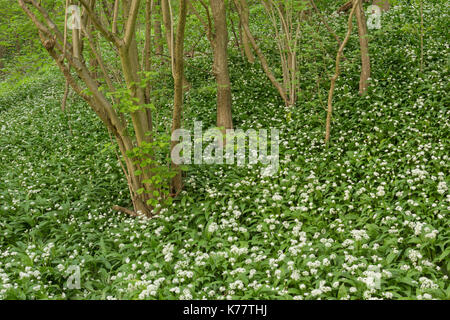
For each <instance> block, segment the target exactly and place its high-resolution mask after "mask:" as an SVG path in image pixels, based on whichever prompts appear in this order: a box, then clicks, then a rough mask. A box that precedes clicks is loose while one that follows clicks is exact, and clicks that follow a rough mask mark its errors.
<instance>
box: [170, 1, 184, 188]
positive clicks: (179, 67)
mask: <svg viewBox="0 0 450 320" xmlns="http://www.w3.org/2000/svg"><path fill="white" fill-rule="evenodd" d="M187 1H188V0H180V3H179V4H180V7H179V18H178V26H177V34H176V41H175V57H174V62H175V73H174V82H175V93H174V102H173V115H172V132H174V131H175V130H177V129H180V128H181V112H182V107H183V74H184V61H183V58H184V31H185V26H186V13H187ZM176 144H177V142H176V141H172V143H171V148H170V150H171V151H172V149H173V148H174V147H175V145H176ZM172 168H173V169H174V170H176V171H177V175H176V176H175V177H174V178H173V179H172V192H173V193H174V194H177V193H179V192H180V191H181V188H182V180H181V171H180V170H179V168H178V166H177V165H176V164H175V163H174V162H172Z"/></svg>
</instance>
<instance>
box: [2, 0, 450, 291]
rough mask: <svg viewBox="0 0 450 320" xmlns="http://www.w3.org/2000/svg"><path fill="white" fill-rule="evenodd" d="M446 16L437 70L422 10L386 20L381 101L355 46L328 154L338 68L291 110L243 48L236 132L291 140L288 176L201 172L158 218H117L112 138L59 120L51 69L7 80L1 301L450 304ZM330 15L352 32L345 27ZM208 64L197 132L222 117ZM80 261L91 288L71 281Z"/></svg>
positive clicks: (236, 62) (85, 124)
mask: <svg viewBox="0 0 450 320" xmlns="http://www.w3.org/2000/svg"><path fill="white" fill-rule="evenodd" d="M447 12H448V4H445V5H443V4H440V5H435V4H432V3H430V4H427V5H425V10H424V15H425V21H430V23H429V24H427V29H426V31H427V32H426V36H425V44H426V45H425V61H426V63H425V70H424V72H423V73H420V72H419V60H418V59H419V52H418V49H417V48H418V46H417V43H418V33H417V21H418V20H417V18H418V16H417V15H418V11H417V9H416V8H413V7H406V6H397V7H394V8H392V9H391V10H390V11H389V12H388V13H387V14H386V15H384V16H383V28H382V29H381V30H379V31H374V33H373V37H372V38H371V42H370V46H371V47H370V49H371V57H372V63H373V68H372V69H373V75H372V80H371V81H372V84H371V87H370V89H369V94H368V95H367V96H365V97H359V96H358V95H357V94H356V92H357V87H358V79H359V69H358V64H357V63H354V61H352V60H351V58H350V57H357V56H358V53H359V52H358V42H357V36H356V35H355V36H354V37H353V38H352V40H351V42H350V43H349V47H348V49H346V51H345V56H346V57H347V58H348V59H347V60H346V61H345V62H344V63H343V67H344V71H343V75H342V77H341V78H340V79H339V81H338V85H337V90H336V98H335V114H334V122H333V131H332V141H331V144H330V146H329V147H328V148H326V147H325V146H324V144H323V136H324V116H325V112H324V109H323V106H324V101H325V99H326V94H327V88H328V81H326V80H324V79H326V78H327V75H324V74H322V80H321V81H320V80H319V84H320V86H319V89H318V91H317V90H316V91H314V90H313V89H312V88H315V87H316V83H317V81H316V80H317V76H318V75H319V74H321V72H322V71H320V70H318V69H314V68H308V70H313V71H314V72H315V73H313V71H310V72H311V73H310V74H308V73H306V72H307V70H306V69H307V68H305V76H304V77H303V80H302V81H303V82H302V87H303V88H304V89H305V91H306V92H308V94H306V93H305V96H304V97H303V99H300V100H299V102H298V104H297V106H296V107H295V108H294V109H292V110H287V109H285V108H284V107H283V106H282V105H283V104H282V103H281V101H280V100H279V99H278V98H277V95H276V92H275V90H274V89H273V88H272V87H271V85H270V83H269V82H268V81H267V80H266V78H265V76H264V73H263V72H262V71H261V70H260V67H259V66H258V65H255V66H249V65H247V64H245V63H244V62H243V61H242V58H241V57H240V56H239V55H238V53H237V52H231V57H230V60H231V62H232V67H231V73H232V83H233V103H234V105H233V107H234V109H233V112H234V121H235V125H236V126H237V127H241V128H251V127H253V128H270V127H276V128H278V129H279V130H280V138H281V145H280V171H279V173H278V174H277V175H275V176H269V177H265V176H263V175H262V174H261V166H260V165H254V166H245V167H236V166H231V165H228V166H227V165H214V166H200V165H198V166H194V165H193V166H191V167H190V170H189V171H188V172H187V178H186V187H185V191H183V192H182V194H181V195H180V196H179V197H178V198H177V199H176V201H175V202H174V203H173V205H172V206H171V207H170V208H166V209H163V212H162V213H161V215H160V216H158V217H157V218H155V219H151V220H148V219H134V218H129V217H127V216H125V215H121V214H118V213H116V212H113V211H112V210H111V207H112V206H113V205H116V204H119V205H123V206H127V205H129V203H128V198H129V196H128V194H127V193H128V191H127V187H126V181H125V180H124V179H123V177H122V173H121V169H120V167H119V165H118V163H117V161H116V158H115V154H114V152H113V150H112V149H111V148H110V147H109V146H108V145H107V144H108V142H109V138H108V134H107V132H106V131H105V130H104V128H103V127H102V125H101V123H100V121H99V120H98V119H97V118H96V117H95V115H93V114H92V112H91V111H90V109H89V108H88V107H87V106H86V105H85V104H84V103H83V102H82V101H81V100H79V99H76V98H71V99H70V109H69V112H68V113H62V112H61V111H60V99H61V95H62V91H63V83H62V78H61V77H60V76H59V75H58V73H57V71H56V70H55V69H54V68H53V67H47V68H45V69H44V70H43V71H42V72H41V73H40V74H38V75H36V76H34V77H33V78H29V79H28V80H27V81H23V82H22V83H20V84H18V85H16V86H15V87H11V86H10V85H7V84H2V85H3V87H2V90H1V96H0V177H1V179H0V229H1V232H0V298H3V299H12V298H38V299H39V298H74V299H75V298H102V299H105V298H107V299H113V298H116V299H124V298H133V299H144V298H145V299H158V298H159V299H161V298H164V299H189V298H193V299H203V298H207V299H230V298H242V299H261V298H266V299H278V298H283V299H285V298H287V299H292V298H294V299H325V298H326V299H369V298H382V299H399V298H414V299H416V298H417V299H430V298H440V299H444V298H449V297H450V287H449V280H448V273H449V271H450V260H449V257H450V249H449V246H448V245H449V243H450V235H449V221H448V213H449V211H450V210H449V207H450V204H449V201H450V195H449V192H448V186H449V184H450V178H449V176H448V172H449V145H448V137H449V136H450V135H449V113H450V111H449V109H448V105H449V99H448V98H447V96H446V92H448V90H449V84H448V80H447V79H448V75H449V74H448V53H449V52H448V51H449V49H448V44H447V40H448V39H447V30H448V21H449V20H448V14H447ZM329 19H330V20H331V21H330V23H331V24H332V25H333V27H334V28H335V29H337V30H338V32H339V34H343V33H344V32H345V31H344V30H345V19H346V18H345V17H330V18H329ZM431 21H432V23H431ZM305 41H308V39H305ZM309 41H311V39H309ZM331 41H332V38H330V43H329V44H325V47H326V46H328V47H330V48H331V49H333V48H334V46H333V45H332V42H331ZM332 52H333V51H332V50H331V51H330V54H331V55H330V57H329V59H330V61H331V63H330V65H329V70H327V72H332V55H333V53H332ZM356 61H357V59H356ZM305 63H306V62H305ZM209 64H210V62H209V61H205V58H204V57H202V56H199V57H198V58H195V59H192V61H190V62H189V66H188V71H187V76H188V78H189V79H190V80H194V79H195V82H194V81H193V83H200V84H201V85H199V86H198V87H193V88H192V89H191V91H190V92H189V93H188V94H187V95H188V96H187V98H186V109H187V110H186V115H185V124H186V126H187V127H189V126H191V125H192V123H193V121H194V120H203V121H204V125H205V126H206V125H212V124H213V123H214V118H215V116H214V111H213V110H214V92H213V91H211V90H209V89H208V85H209V86H211V85H212V83H213V77H212V75H211V74H210V73H209V72H208V70H205V67H204V66H205V65H209ZM311 65H313V62H311ZM199 70H200V71H199ZM201 70H204V71H203V72H201ZM205 88H206V89H205ZM312 92H313V93H314V94H313V93H312ZM166 96H169V97H170V96H171V93H170V92H169V93H168V94H167V95H166ZM165 99H166V101H165V103H164V97H163V98H161V106H160V112H159V115H158V121H159V123H160V126H161V130H162V131H164V130H165V129H164V127H165V124H166V123H167V121H165V119H166V116H167V113H168V112H170V105H171V101H170V99H169V98H165ZM194 111H195V112H194ZM196 114H203V115H204V116H203V118H199V117H198V116H197V117H196V116H195V115H196ZM68 115H70V117H68ZM68 122H70V124H71V129H70V128H69V125H68ZM74 265H75V266H79V267H80V271H81V288H80V289H68V288H67V286H66V282H67V279H68V276H69V274H68V273H67V270H68V269H69V267H70V266H74ZM374 279H375V280H377V279H379V281H375V282H372V280H374Z"/></svg>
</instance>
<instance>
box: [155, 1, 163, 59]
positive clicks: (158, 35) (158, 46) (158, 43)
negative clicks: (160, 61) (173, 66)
mask: <svg viewBox="0 0 450 320" xmlns="http://www.w3.org/2000/svg"><path fill="white" fill-rule="evenodd" d="M154 5H155V7H154V11H155V20H154V29H155V42H154V43H155V54H156V55H157V56H159V57H160V58H161V55H162V54H163V45H162V31H161V0H155V1H154Z"/></svg>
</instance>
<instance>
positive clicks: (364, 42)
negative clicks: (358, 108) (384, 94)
mask: <svg viewBox="0 0 450 320" xmlns="http://www.w3.org/2000/svg"><path fill="white" fill-rule="evenodd" d="M356 6H357V7H356V9H355V14H356V20H357V23H358V34H359V47H360V51H361V75H360V78H359V93H360V94H365V93H366V92H367V88H368V86H369V83H368V79H369V78H370V57H369V39H368V33H367V24H366V18H365V16H364V9H363V6H362V1H361V0H359V1H358V2H357V4H356Z"/></svg>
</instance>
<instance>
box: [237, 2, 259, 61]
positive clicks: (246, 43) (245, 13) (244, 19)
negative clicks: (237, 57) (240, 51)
mask: <svg viewBox="0 0 450 320" xmlns="http://www.w3.org/2000/svg"><path fill="white" fill-rule="evenodd" d="M241 10H242V15H241V16H240V19H241V28H240V30H239V32H240V33H241V38H242V46H243V47H244V53H245V56H246V57H247V60H248V62H250V63H254V62H255V57H254V55H253V52H252V47H251V44H250V39H249V38H248V36H247V33H246V32H245V31H244V26H245V27H249V24H248V19H249V9H248V5H247V1H245V0H241Z"/></svg>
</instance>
